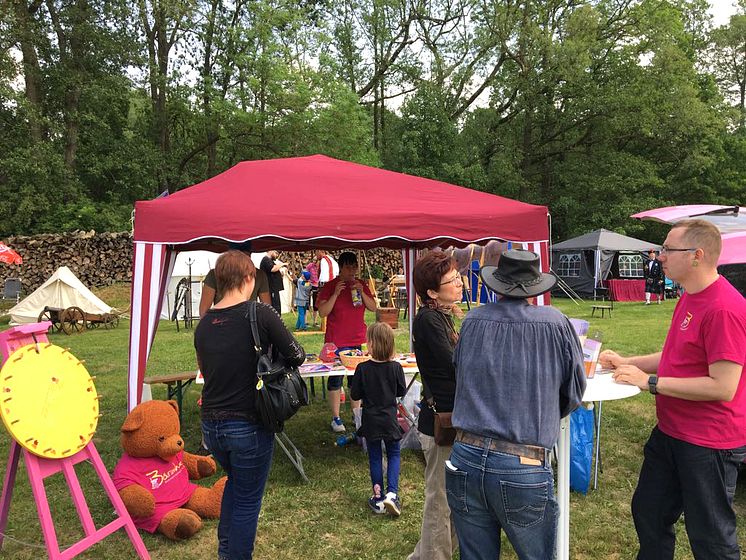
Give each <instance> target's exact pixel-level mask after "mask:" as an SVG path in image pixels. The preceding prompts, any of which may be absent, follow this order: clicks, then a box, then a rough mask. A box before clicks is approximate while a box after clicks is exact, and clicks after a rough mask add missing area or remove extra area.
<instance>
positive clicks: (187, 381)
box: [143, 371, 197, 423]
mask: <svg viewBox="0 0 746 560" xmlns="http://www.w3.org/2000/svg"><path fill="white" fill-rule="evenodd" d="M196 378H197V372H196V371H183V372H181V373H172V374H169V375H152V376H149V377H146V378H145V379H143V382H144V383H147V384H148V385H153V384H155V383H163V384H164V385H166V386H167V387H168V400H171V399H173V398H174V397H175V398H176V404H178V405H179V423H181V404H182V402H183V400H184V392H185V391H186V389H187V387H189V385H191V383H192V381H194V380H195V379H196Z"/></svg>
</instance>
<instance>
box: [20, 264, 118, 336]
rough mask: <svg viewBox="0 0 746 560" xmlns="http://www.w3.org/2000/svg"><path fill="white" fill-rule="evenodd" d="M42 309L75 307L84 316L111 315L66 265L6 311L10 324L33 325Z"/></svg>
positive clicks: (107, 308)
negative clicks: (87, 314) (82, 312)
mask: <svg viewBox="0 0 746 560" xmlns="http://www.w3.org/2000/svg"><path fill="white" fill-rule="evenodd" d="M45 306H48V307H57V308H60V309H65V308H67V307H72V306H77V307H80V308H81V309H82V310H83V311H85V312H86V313H96V314H99V315H100V314H102V313H111V307H110V306H109V305H106V304H105V303H104V302H103V301H101V300H100V299H99V298H97V297H96V296H95V295H93V292H91V290H89V289H88V288H86V287H85V286H84V285H83V282H81V281H80V280H78V277H77V276H75V274H73V272H72V271H71V270H70V269H69V268H67V267H66V266H61V267H59V268H58V269H57V270H56V271H55V272H54V274H52V276H51V277H50V278H49V279H48V280H47V281H46V282H44V283H43V284H42V285H41V286H39V287H38V288H36V290H34V291H33V292H32V293H31V294H29V296H28V297H26V298H25V299H23V300H22V301H20V302H19V303H18V304H16V306H15V307H13V308H12V309H11V310H10V311H9V312H8V313H9V314H10V324H11V325H21V324H24V323H36V321H37V319H38V317H39V314H40V313H41V312H42V311H43V310H44V307H45Z"/></svg>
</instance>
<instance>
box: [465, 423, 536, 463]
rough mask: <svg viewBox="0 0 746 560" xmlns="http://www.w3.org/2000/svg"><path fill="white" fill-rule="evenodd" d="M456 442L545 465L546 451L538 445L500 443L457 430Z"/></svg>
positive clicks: (499, 441) (497, 440)
mask: <svg viewBox="0 0 746 560" xmlns="http://www.w3.org/2000/svg"><path fill="white" fill-rule="evenodd" d="M456 441H460V442H461V443H465V444H466V445H473V446H474V447H479V448H481V449H487V450H489V451H499V452H500V453H507V454H508V455H515V456H516V457H528V458H529V459H534V460H536V461H541V462H542V463H544V464H546V459H547V454H548V453H547V451H548V450H547V449H546V448H544V447H539V446H538V445H525V444H523V443H513V442H511V441H502V440H499V439H493V438H490V437H487V436H479V435H476V434H471V433H469V432H464V431H463V430H458V431H457V432H456Z"/></svg>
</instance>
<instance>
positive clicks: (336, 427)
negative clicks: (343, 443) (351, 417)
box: [332, 416, 347, 434]
mask: <svg viewBox="0 0 746 560" xmlns="http://www.w3.org/2000/svg"><path fill="white" fill-rule="evenodd" d="M346 431H347V430H346V429H345V425H344V424H343V423H342V419H341V418H340V417H339V416H335V417H334V418H332V432H334V433H335V434H341V433H344V432H346Z"/></svg>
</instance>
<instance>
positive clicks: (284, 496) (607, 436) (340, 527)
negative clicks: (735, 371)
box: [0, 287, 746, 560]
mask: <svg viewBox="0 0 746 560" xmlns="http://www.w3.org/2000/svg"><path fill="white" fill-rule="evenodd" d="M128 289H129V288H128V287H119V288H116V287H115V288H109V289H107V290H105V291H103V294H100V295H102V297H103V299H104V300H105V301H107V302H109V303H110V304H112V305H115V306H117V307H120V308H126V307H127V305H128V297H129V294H128ZM554 301H555V304H556V305H557V306H558V307H559V308H560V309H561V310H562V311H564V312H566V313H567V314H568V315H570V316H573V317H578V318H584V319H589V320H590V321H591V332H595V331H601V332H602V333H603V340H604V344H605V346H606V347H608V348H614V349H618V350H619V351H621V352H624V353H630V352H634V353H647V352H652V351H655V350H657V349H659V348H660V345H661V344H662V342H663V339H664V336H665V332H666V330H667V327H668V322H669V321H670V317H671V313H672V311H673V306H674V303H673V302H666V303H665V304H664V305H661V306H655V305H654V306H649V307H646V306H644V305H642V304H623V303H619V304H616V305H615V309H614V316H613V318H612V319H609V318H605V319H599V318H595V319H594V318H591V317H590V304H588V303H586V304H584V305H581V306H580V307H576V306H575V305H574V304H572V303H571V302H568V301H566V300H554ZM6 321H7V319H6ZM286 321H287V323H288V324H290V323H291V321H292V323H293V324H294V321H295V318H294V317H292V316H290V315H288V316H287V317H286ZM400 326H402V324H401V323H400ZM403 326H406V325H403ZM128 328H129V323H128V322H127V321H123V322H122V323H121V324H120V326H119V328H118V329H115V330H113V331H107V330H103V329H97V330H92V331H89V332H86V333H83V334H82V335H78V336H73V337H68V336H65V335H52V336H51V340H52V342H54V343H55V344H58V345H60V346H64V347H69V348H70V350H71V352H72V353H73V354H75V355H76V356H77V357H78V358H81V359H84V360H86V366H87V367H88V370H89V372H90V373H91V374H92V375H96V376H97V378H96V387H97V389H98V391H99V393H100V394H101V395H103V399H102V403H101V407H102V411H103V412H104V416H103V417H102V418H101V419H100V421H99V425H98V431H97V434H96V436H95V440H94V441H95V444H96V447H97V448H98V450H99V452H100V453H101V455H102V458H103V460H104V462H105V463H106V465H107V467H109V469H110V470H112V469H113V467H114V465H115V463H116V461H117V459H118V457H119V455H120V448H119V437H118V434H119V427H120V426H121V424H122V421H123V419H124V416H125V409H126V385H127V381H126V377H127V374H126V364H127V343H128ZM192 337H193V331H185V330H183V329H182V330H181V332H177V331H176V328H175V326H174V325H173V324H172V323H169V322H165V321H164V322H162V323H161V325H160V328H159V331H158V335H157V336H156V339H155V344H154V348H153V353H152V357H151V360H150V364H149V370H148V372H149V373H150V374H165V373H169V372H177V371H184V370H189V369H194V368H195V367H196V366H195V359H194V351H193V347H192ZM300 339H301V341H302V343H303V344H304V346H305V347H306V350H307V351H314V352H315V351H318V350H319V349H320V347H321V343H322V339H321V335H319V334H304V335H302V336H301V337H300ZM407 341H408V337H407V332H406V330H405V329H400V330H399V331H398V336H397V345H398V348H399V350H401V351H406V350H407V349H408V348H407V344H408V342H407ZM316 387H317V398H316V400H315V402H314V403H313V404H312V405H311V406H309V407H307V408H306V409H304V410H302V411H301V412H300V413H299V414H298V416H297V417H296V418H294V419H293V420H292V421H290V422H289V424H288V427H287V432H288V434H289V436H290V437H291V438H292V439H293V440H294V441H295V443H296V444H297V445H298V447H299V448H300V450H301V451H302V452H303V454H304V455H305V467H306V473H307V474H308V476H309V478H310V480H311V483H310V484H305V483H303V481H302V480H301V478H300V477H299V476H298V475H297V473H296V472H295V470H294V469H293V467H292V465H290V463H289V461H288V460H287V459H286V457H285V456H284V454H282V452H281V451H280V450H279V449H277V450H276V453H275V460H274V463H273V466H272V472H271V475H270V479H269V483H268V485H267V491H266V495H265V500H264V507H263V509H262V514H261V519H260V523H259V534H258V537H257V546H256V553H255V557H256V558H257V559H272V560H283V559H296V558H299V557H302V558H304V560H317V559H319V560H320V559H345V560H347V559H350V558H364V559H375V560H379V559H380V560H382V559H402V558H405V557H406V555H407V554H408V553H409V552H411V550H412V549H413V547H414V545H415V543H416V542H417V539H418V536H419V528H420V521H421V515H422V504H423V481H422V469H423V464H422V460H421V456H420V455H419V454H418V453H416V452H412V451H405V452H404V454H403V458H402V472H401V495H402V501H403V513H402V516H401V517H400V518H398V519H393V518H389V517H386V516H374V515H372V514H369V513H368V509H367V505H366V499H367V497H368V495H369V488H368V485H369V479H368V470H367V460H366V457H365V455H364V454H363V452H362V451H361V450H360V449H359V448H357V447H344V448H337V447H335V446H334V436H333V435H332V433H331V432H330V431H329V426H328V422H329V413H328V412H327V408H326V406H325V403H323V402H322V401H321V392H320V387H319V383H318V382H317V385H316ZM153 396H154V397H155V398H165V387H164V386H154V387H153ZM198 398H199V388H198V386H196V387H195V386H192V387H191V388H190V389H189V390H188V392H187V395H186V397H185V400H184V422H183V426H182V435H183V436H184V437H185V438H186V441H187V448H188V449H189V450H192V451H194V450H196V449H197V446H198V444H199V441H200V435H199V412H198V408H197V399H198ZM343 418H344V419H345V420H346V421H347V423H348V425H351V424H352V421H351V418H350V413H349V409H345V410H344V411H343ZM654 419H655V415H654V408H653V402H652V399H651V397H650V396H649V395H648V394H647V393H645V394H642V395H640V396H638V397H635V398H632V399H626V400H623V401H611V402H608V403H606V404H605V405H604V423H603V438H602V441H603V444H602V451H603V458H604V463H603V465H604V472H603V474H602V476H601V479H600V482H599V489H598V490H597V491H591V492H589V494H588V495H587V496H583V495H579V494H575V493H573V494H572V497H571V525H570V542H571V552H570V555H571V557H572V558H573V559H577V560H583V559H589V560H590V559H593V560H598V559H599V558H603V559H615V558H620V559H621V558H632V557H633V556H634V554H635V552H636V536H635V532H634V528H633V525H632V520H631V516H630V513H629V502H630V498H631V496H632V491H633V489H634V487H635V484H636V480H637V473H638V471H639V468H640V463H641V454H642V445H643V443H644V442H645V440H646V438H647V435H648V433H649V431H650V429H651V428H652V426H653V424H654ZM8 441H9V436H8V435H7V433H6V432H4V435H3V436H2V437H0V462H1V463H2V466H3V469H2V470H3V471H4V470H5V469H4V465H5V463H6V458H7V454H8ZM78 474H79V476H80V478H81V479H82V481H83V487H84V489H85V492H86V495H87V497H88V500H89V504H90V506H91V510H92V513H93V516H94V519H95V520H96V522H97V524H98V526H101V525H103V524H105V523H106V522H108V521H110V520H111V519H112V508H111V506H110V505H109V504H108V502H107V500H106V499H105V497H104V496H103V492H102V491H101V489H100V487H99V485H98V483H97V479H96V478H95V476H94V475H93V473H92V470H91V469H90V467H88V466H87V465H79V466H78ZM742 486H743V485H741V487H739V491H738V494H737V497H736V508H737V511H738V514H739V517H740V518H743V514H744V513H746V495H745V494H746V493H745V492H744V491H743V488H742ZM47 492H48V494H49V496H50V502H51V504H52V508H53V515H54V517H55V522H56V525H57V528H58V537H59V540H60V542H61V543H62V544H63V546H64V545H69V544H70V543H72V542H74V541H76V540H78V539H79V538H81V536H82V531H81V529H80V526H79V523H78V520H77V516H76V513H75V509H74V507H73V505H72V503H71V501H70V500H69V498H68V495H67V491H66V487H65V485H64V480H63V479H62V477H61V475H57V476H56V477H53V478H52V479H49V480H48V481H47ZM216 526H217V522H216V521H207V522H206V523H205V527H204V529H203V530H202V531H201V533H199V534H198V535H197V536H196V537H194V538H192V539H191V540H189V541H187V542H183V543H172V542H170V541H167V540H165V539H164V538H162V537H160V536H158V535H155V536H152V535H149V534H144V535H143V538H144V540H145V544H146V546H147V548H148V550H149V551H150V553H151V555H152V557H153V558H155V559H165V558H168V559H179V560H192V559H195V560H197V559H199V560H203V559H205V558H214V557H215V556H216ZM679 535H680V537H681V538H679V545H678V548H677V554H676V558H677V559H682V560H683V559H685V558H690V557H691V552H690V551H689V548H688V545H687V543H686V538H685V537H684V533H683V523H682V524H681V525H680V527H679ZM739 539H740V541H741V544H742V547H746V523H744V522H742V523H741V526H740V528H739ZM39 547H42V548H39ZM504 550H505V554H504V557H506V558H515V555H514V554H513V553H512V550H511V549H510V546H509V544H507V541H506V544H505V548H504ZM0 554H1V555H2V557H4V558H18V559H37V558H40V557H44V556H45V553H44V550H43V540H42V536H41V532H40V528H39V522H38V519H37V517H36V511H35V508H34V505H33V499H32V496H31V490H30V487H29V484H28V479H27V478H26V475H25V470H24V469H23V467H22V468H21V469H20V472H19V477H18V479H17V483H16V487H15V495H14V498H13V502H12V505H11V509H10V520H9V524H8V528H7V537H6V540H5V544H4V547H3V550H2V553H0ZM82 557H84V558H106V559H124V558H135V557H136V556H135V554H134V552H133V550H132V548H131V546H130V545H129V541H128V540H127V538H126V536H125V535H124V533H123V532H121V531H120V532H119V533H117V534H115V535H113V536H111V537H109V538H107V539H106V540H105V541H103V542H102V543H101V544H99V545H97V546H96V547H95V548H93V549H91V550H90V551H88V552H87V553H86V554H84V555H83V556H82Z"/></svg>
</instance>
